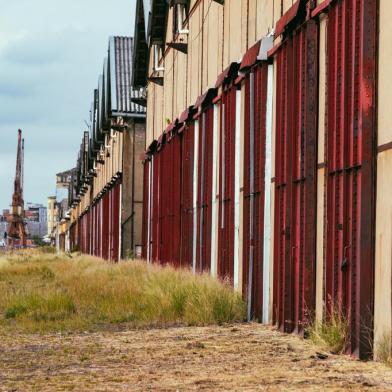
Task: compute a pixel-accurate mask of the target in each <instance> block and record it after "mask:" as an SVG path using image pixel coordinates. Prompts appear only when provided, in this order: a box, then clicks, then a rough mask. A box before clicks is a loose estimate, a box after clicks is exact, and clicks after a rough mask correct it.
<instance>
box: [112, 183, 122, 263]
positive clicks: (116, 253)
mask: <svg viewBox="0 0 392 392" xmlns="http://www.w3.org/2000/svg"><path fill="white" fill-rule="evenodd" d="M112 193H113V200H112V209H113V210H112V219H113V221H112V228H113V229H112V236H113V238H112V261H115V262H117V261H119V260H120V217H121V181H120V180H119V181H117V183H116V184H115V185H114V187H113V189H112Z"/></svg>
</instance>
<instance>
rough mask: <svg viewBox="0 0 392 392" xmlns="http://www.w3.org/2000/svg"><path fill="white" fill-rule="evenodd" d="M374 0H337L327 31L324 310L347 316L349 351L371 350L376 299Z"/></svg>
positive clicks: (364, 353)
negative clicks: (325, 308)
mask: <svg viewBox="0 0 392 392" xmlns="http://www.w3.org/2000/svg"><path fill="white" fill-rule="evenodd" d="M377 7H378V6H377V1H376V0H342V1H339V2H337V3H336V4H334V5H333V6H332V7H331V9H330V10H329V15H328V32H327V42H328V44H327V50H328V55H327V81H328V84H327V85H328V88H327V91H328V93H327V97H328V98H327V105H328V106H327V127H326V139H327V144H326V146H327V151H326V163H327V170H326V176H327V178H326V186H327V193H326V195H327V200H326V227H325V230H326V236H325V249H326V276H325V279H326V281H325V302H326V304H327V316H328V315H329V314H330V313H331V311H332V309H335V310H338V311H339V312H341V313H343V315H344V316H345V317H346V318H347V321H348V322H349V325H350V327H349V335H350V339H349V347H348V350H349V351H350V352H351V353H354V354H356V355H357V356H359V357H361V358H364V357H367V356H369V355H371V340H372V339H371V335H372V329H373V327H372V324H373V321H372V318H373V317H372V315H373V301H374V283H373V282H374V226H375V218H374V216H375V215H374V208H375V169H376V163H375V162H376V161H375V149H376V125H375V124H376V98H375V96H376V87H377V85H376V77H377V72H376V71H377V62H376V56H377V47H376V45H377V12H378V9H377Z"/></svg>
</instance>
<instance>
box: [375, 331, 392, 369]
mask: <svg viewBox="0 0 392 392" xmlns="http://www.w3.org/2000/svg"><path fill="white" fill-rule="evenodd" d="M375 356H376V359H377V360H378V361H380V362H384V363H385V364H387V365H388V366H392V339H391V335H390V334H388V333H385V334H383V335H382V336H381V338H380V339H379V340H378V341H377V342H376V349H375Z"/></svg>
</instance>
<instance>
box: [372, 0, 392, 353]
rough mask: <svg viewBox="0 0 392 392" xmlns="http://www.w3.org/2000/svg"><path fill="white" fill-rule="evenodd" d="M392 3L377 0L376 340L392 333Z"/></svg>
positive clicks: (385, 0)
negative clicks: (378, 9) (391, 42)
mask: <svg viewBox="0 0 392 392" xmlns="http://www.w3.org/2000/svg"><path fill="white" fill-rule="evenodd" d="M391 12H392V2H391V1H389V0H380V12H379V18H380V19H379V31H380V36H379V54H378V56H379V68H378V80H379V84H378V150H379V153H378V158H377V204H376V206H377V212H376V270H375V314H374V323H375V340H376V348H377V342H379V341H380V339H382V338H383V337H384V336H387V337H390V336H391V333H392V325H391V323H392V314H391V306H392V303H391V289H392V287H391V278H392V275H391V272H392V271H391V264H392V198H391V193H392V182H391V174H390V173H391V168H392V145H391V143H392V117H391V115H390V110H391V109H390V106H391V105H390V102H391V99H392V77H391V73H390V69H391V64H392V46H391V44H390V38H391V37H392V24H391V23H390V20H389V19H390V17H389V15H390V14H391Z"/></svg>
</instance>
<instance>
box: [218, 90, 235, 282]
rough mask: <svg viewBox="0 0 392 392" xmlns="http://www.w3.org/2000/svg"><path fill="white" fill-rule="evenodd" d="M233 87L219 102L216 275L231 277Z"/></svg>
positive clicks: (233, 147)
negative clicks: (219, 134)
mask: <svg viewBox="0 0 392 392" xmlns="http://www.w3.org/2000/svg"><path fill="white" fill-rule="evenodd" d="M236 92H237V89H236V87H232V88H230V89H229V90H228V91H226V92H224V94H223V95H222V101H221V137H220V141H221V143H220V157H219V166H220V175H219V178H220V184H219V223H218V225H219V230H218V233H219V234H218V274H219V276H220V277H222V278H228V279H230V280H231V281H233V279H234V184H235V162H234V158H235V125H236Z"/></svg>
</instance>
